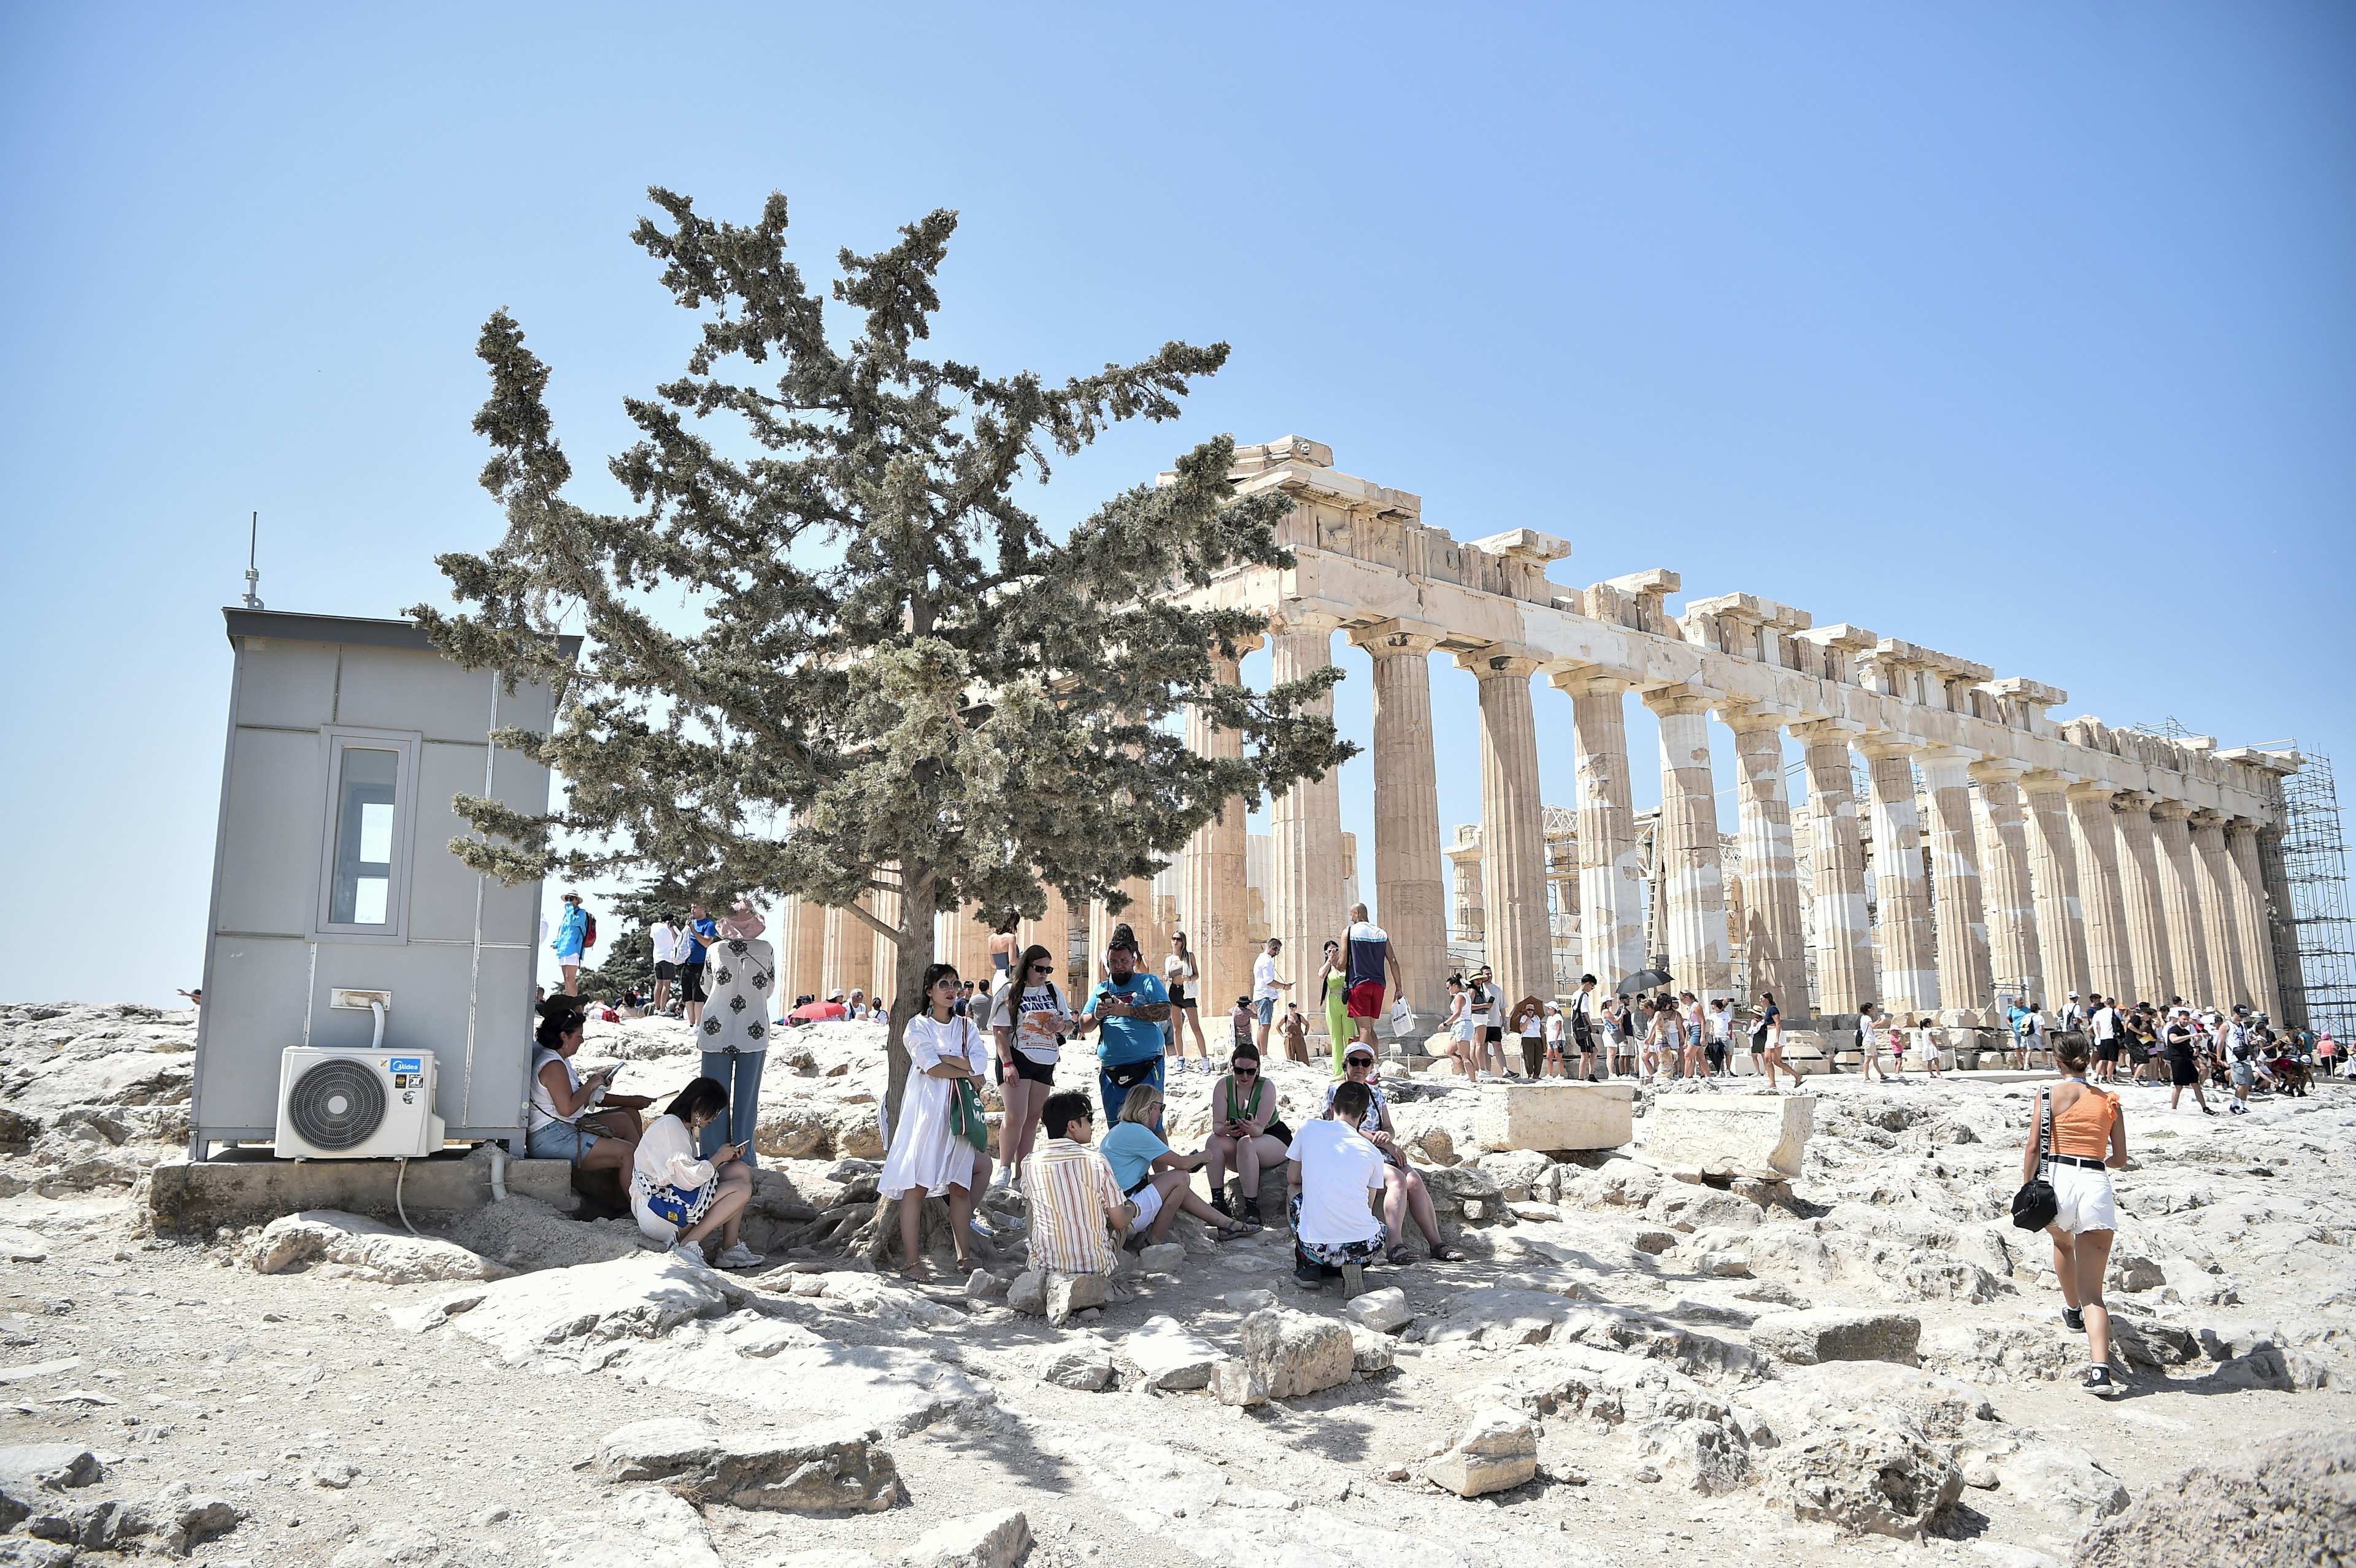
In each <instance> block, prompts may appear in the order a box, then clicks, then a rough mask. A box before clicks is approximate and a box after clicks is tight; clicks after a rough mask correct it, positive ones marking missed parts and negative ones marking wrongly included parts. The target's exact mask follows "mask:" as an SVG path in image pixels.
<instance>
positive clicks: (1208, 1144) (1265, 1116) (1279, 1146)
mask: <svg viewBox="0 0 2356 1568" xmlns="http://www.w3.org/2000/svg"><path fill="white" fill-rule="evenodd" d="M1450 984H1451V985H1452V984H1454V982H1453V981H1451V982H1450ZM1458 995H1459V996H1460V997H1461V996H1462V991H1460V992H1459V993H1458ZM1276 1098H1277V1096H1276V1091H1275V1090H1273V1089H1271V1088H1269V1086H1268V1080H1267V1079H1266V1078H1264V1077H1262V1076H1261V1075H1260V1064H1259V1052H1258V1051H1255V1050H1253V1049H1252V1048H1251V1047H1250V1046H1248V1045H1239V1046H1237V1047H1236V1051H1235V1054H1234V1055H1233V1056H1231V1057H1229V1058H1228V1059H1227V1071H1226V1076H1225V1077H1223V1078H1221V1079H1220V1080H1219V1081H1218V1082H1217V1083H1214V1084H1212V1085H1211V1136H1210V1137H1209V1138H1208V1139H1207V1140H1205V1143H1204V1145H1203V1155H1204V1158H1205V1163H1206V1164H1207V1165H1208V1167H1209V1176H1210V1182H1211V1206H1212V1207H1213V1208H1215V1209H1216V1210H1217V1211H1219V1212H1220V1213H1221V1214H1222V1215H1226V1214H1227V1213H1228V1209H1227V1193H1226V1173H1227V1167H1229V1166H1230V1165H1232V1166H1234V1167H1235V1169H1236V1175H1237V1178H1238V1179H1239V1180H1240V1189H1241V1190H1242V1192H1243V1193H1244V1195H1245V1196H1244V1200H1243V1212H1242V1213H1241V1214H1239V1215H1234V1216H1232V1217H1233V1218H1236V1219H1240V1220H1241V1221H1243V1222H1244V1223H1245V1224H1247V1225H1261V1224H1265V1223H1266V1222H1267V1221H1264V1220H1263V1219H1262V1218H1261V1217H1260V1211H1259V1200H1258V1197H1257V1196H1255V1195H1256V1194H1257V1193H1258V1191H1259V1173H1260V1171H1261V1170H1262V1169H1263V1168H1266V1167H1269V1166H1271V1165H1277V1164H1280V1163H1281V1162H1282V1161H1283V1160H1284V1159H1285V1157H1286V1152H1285V1151H1286V1150H1287V1149H1288V1148H1290V1147H1291V1144H1292V1132H1291V1129H1290V1128H1289V1127H1287V1126H1286V1125H1284V1122H1283V1120H1282V1118H1280V1117H1279V1116H1278V1115H1277V1114H1276ZM1124 1109H1125V1107H1124Z"/></svg>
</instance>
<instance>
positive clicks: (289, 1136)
mask: <svg viewBox="0 0 2356 1568" xmlns="http://www.w3.org/2000/svg"><path fill="white" fill-rule="evenodd" d="M441 1147H442V1118H441V1117H439V1116H437V1115H434V1053H433V1052H432V1051H412V1052H406V1053H404V1052H401V1051H382V1050H378V1051H315V1050H313V1049H311V1048H310V1047H308V1046H294V1047H290V1048H289V1049H288V1050H287V1051H286V1052H285V1053H284V1055H283V1056H281V1057H280V1058H279V1061H278V1141H277V1145H276V1150H277V1154H278V1157H279V1158H281V1159H395V1158H402V1157H408V1158H412V1159H413V1158H415V1157H418V1156H421V1155H428V1154H433V1153H434V1152H435V1151H437V1150H439V1149H440V1148H441Z"/></svg>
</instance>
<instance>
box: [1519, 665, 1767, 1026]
mask: <svg viewBox="0 0 2356 1568" xmlns="http://www.w3.org/2000/svg"><path fill="white" fill-rule="evenodd" d="M1550 678H1551V679H1552V681H1553V683H1554V685H1555V686H1556V687H1557V688H1558V689H1560V690H1561V691H1562V692H1564V693H1565V694H1566V695H1568V696H1569V698H1570V741H1571V754H1572V756H1573V758H1574V760H1575V761H1576V763H1577V764H1578V768H1579V930H1580V945H1581V953H1580V964H1581V965H1583V966H1584V968H1585V971H1586V972H1587V973H1589V974H1591V975H1593V976H1595V977H1596V980H1597V982H1598V987H1597V988H1598V989H1600V990H1602V991H1607V992H1608V991H1610V990H1611V989H1612V987H1614V986H1617V985H1618V984H1619V983H1620V981H1621V980H1622V978H1624V977H1625V976H1630V975H1633V974H1634V973H1635V972H1636V971H1637V970H1639V969H1642V968H1644V965H1645V964H1646V963H1647V962H1648V961H1649V959H1650V956H1651V955H1649V954H1647V953H1646V952H1645V951H1644V865H1643V862H1642V861H1641V860H1640V859H1638V857H1637V854H1636V813H1635V808H1634V807H1633V805H1631V804H1630V796H1629V788H1628V783H1629V773H1628V717H1627V712H1626V709H1625V707H1624V705H1623V699H1624V697H1625V695H1626V692H1627V690H1628V688H1627V684H1626V683H1625V682H1624V681H1621V680H1618V679H1614V678H1613V677H1610V676H1605V675H1600V674H1590V673H1588V672H1584V671H1574V672H1571V673H1568V674H1561V675H1556V676H1553V677H1550ZM1779 999H1780V998H1779ZM1785 1005H1786V1006H1787V1007H1789V1006H1792V1005H1793V1004H1789V1003H1787V1004H1785Z"/></svg>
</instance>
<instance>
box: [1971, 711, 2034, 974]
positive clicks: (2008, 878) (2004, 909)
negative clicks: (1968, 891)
mask: <svg viewBox="0 0 2356 1568" xmlns="http://www.w3.org/2000/svg"><path fill="white" fill-rule="evenodd" d="M1965 771H1966V772H1967V773H1970V774H1971V777H1972V782H1973V783H1975V784H1978V785H1979V786H1980V789H1979V796H1980V798H1979V808H1978V810H1977V811H1976V812H1975V813H1974V814H1973V818H1972V827H1973V830H1974V836H1975V837H1976V838H1977V840H1978V842H1979V849H1980V894H1981V899H1982V902H1983V904H1984V906H1985V908H1986V909H1987V930H1988V968H1989V970H1990V975H1989V992H1988V995H1989V997H1990V999H1991V1000H1993V999H1994V997H1995V995H1996V993H1997V992H2008V993H2012V994H2014V995H2017V996H2018V997H2019V998H2020V999H2022V1000H2024V1001H2030V1000H2042V999H2043V998H2044V996H2045V992H2046V985H2045V974H2044V968H2043V963H2042V960H2041V958H2040V954H2039V950H2038V944H2037V901H2036V894H2035V893H2034V892H2032V891H2030V883H2029V828H2028V825H2027V823H2026V821H2025V820H2024V817H2025V813H2024V811H2023V809H2022V806H2021V802H2020V775H2021V773H2023V772H2024V771H2025V770H2024V769H2023V768H2022V767H2021V765H2020V764H2019V763H2015V762H2008V761H2006V760H2004V759H2002V758H1994V757H1991V758H1987V759H1984V760H1982V761H1980V762H1976V763H1973V764H1972V765H1971V766H1970V767H1969V768H1968V769H1966V770H1965Z"/></svg>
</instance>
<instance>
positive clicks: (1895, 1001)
mask: <svg viewBox="0 0 2356 1568" xmlns="http://www.w3.org/2000/svg"><path fill="white" fill-rule="evenodd" d="M1858 751H1860V752H1863V753H1864V754H1865V758H1866V762H1867V763H1868V766H1869V778H1870V779H1871V781H1872V802H1873V890H1874V901H1875V903H1876V904H1877V905H1878V906H1879V908H1878V910H1877V914H1878V916H1879V918H1878V919H1877V920H1876V921H1875V923H1874V927H1873V950H1874V958H1875V961H1876V964H1877V965H1878V966H1879V969H1880V972H1881V978H1880V981H1879V984H1880V987H1881V994H1880V995H1879V997H1876V998H1875V1000H1877V1001H1879V1002H1880V1004H1881V1005H1882V1006H1883V1007H1884V1008H1888V1009H1889V1010H1890V1012H1891V1013H1893V1014H1899V1015H1902V1016H1905V1017H1908V1018H1912V1017H1913V1016H1914V1015H1916V1014H1919V1013H1926V1012H1935V1011H1937V1010H1938V1007H1939V972H1938V969H1937V967H1936V964H1935V961H1934V960H1933V957H1932V954H1931V890H1930V886H1929V884H1928V882H1927V880H1925V878H1924V876H1923V873H1922V813H1921V810H1920V808H1919V807H1917V806H1916V805H1915V804H1914V748H1913V747H1912V746H1911V745H1907V744H1905V743H1903V742H1901V741H1889V740H1874V741H1866V742H1865V743H1864V744H1863V745H1861V746H1859V747H1858Z"/></svg>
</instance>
